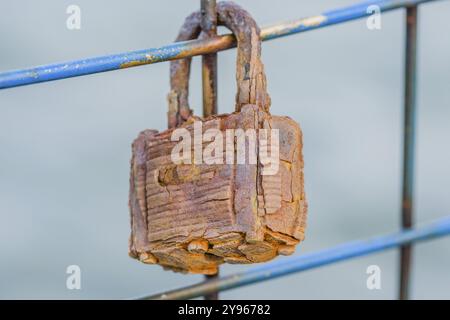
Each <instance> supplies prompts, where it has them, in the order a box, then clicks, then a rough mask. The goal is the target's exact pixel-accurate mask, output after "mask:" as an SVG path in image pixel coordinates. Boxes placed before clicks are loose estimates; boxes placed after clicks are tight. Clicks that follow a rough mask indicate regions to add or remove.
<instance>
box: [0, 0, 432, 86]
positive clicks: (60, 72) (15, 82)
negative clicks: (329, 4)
mask: <svg viewBox="0 0 450 320" xmlns="http://www.w3.org/2000/svg"><path fill="white" fill-rule="evenodd" d="M431 1H436V0H372V1H364V2H363V3H358V4H355V5H352V6H348V7H344V8H341V9H337V10H332V11H327V12H324V13H323V14H320V15H317V16H312V17H308V18H304V19H298V20H293V21H289V22H282V23H278V24H276V25H272V26H269V27H266V28H263V29H262V30H261V37H262V40H271V39H276V38H280V37H284V36H288V35H293V34H296V33H300V32H305V31H311V30H315V29H318V28H323V27H326V26H331V25H334V24H338V23H343V22H346V21H351V20H355V19H359V18H363V17H366V16H368V15H370V14H371V13H370V12H368V11H367V8H368V7H369V6H371V5H376V6H378V7H379V8H380V11H381V12H385V11H389V10H393V9H398V8H402V7H408V6H413V5H418V4H421V3H425V2H431ZM234 46H235V39H234V36H232V35H224V36H221V37H218V38H215V39H205V40H194V41H186V42H178V43H172V44H169V45H167V46H163V47H160V48H152V49H144V50H139V51H131V52H125V53H119V54H113V55H106V56H100V57H94V58H88V59H82V60H74V61H69V62H63V63H56V64H50V65H44V66H38V67H34V68H29V69H21V70H13V71H7V72H3V73H0V89H5V88H11V87H18V86H23V85H28V84H34V83H39V82H45V81H53V80H60V79H65V78H71V77H78V76H83V75H88V74H94V73H100V72H106V71H112V70H119V69H124V68H130V67H135V66H140V65H146V64H152V63H157V62H163V61H168V60H175V59H182V58H186V57H192V56H197V55H203V54H207V53H213V52H217V51H221V50H225V49H229V48H232V47H234Z"/></svg>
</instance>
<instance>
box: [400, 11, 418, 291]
mask: <svg viewBox="0 0 450 320" xmlns="http://www.w3.org/2000/svg"><path fill="white" fill-rule="evenodd" d="M416 46H417V6H411V7H408V8H407V9H406V49H405V84H404V86H405V100H404V129H403V130H404V131H403V134H404V138H403V191H402V193H403V196H402V228H403V229H410V228H411V227H412V225H413V186H414V184H413V179H414V144H415V118H416V55H417V50H416ZM411 255H412V245H411V244H407V245H403V246H402V247H401V249H400V288H399V289H400V290H399V299H401V300H408V299H409V293H410V278H411Z"/></svg>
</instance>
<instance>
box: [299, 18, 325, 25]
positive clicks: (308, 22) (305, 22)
mask: <svg viewBox="0 0 450 320" xmlns="http://www.w3.org/2000/svg"><path fill="white" fill-rule="evenodd" d="M326 20H327V17H325V16H323V15H318V16H314V17H310V18H306V19H303V20H301V22H300V23H301V24H302V25H304V26H305V27H315V26H318V25H320V24H322V23H323V22H325V21H326Z"/></svg>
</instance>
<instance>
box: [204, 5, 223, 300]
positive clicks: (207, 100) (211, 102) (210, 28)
mask: <svg viewBox="0 0 450 320" xmlns="http://www.w3.org/2000/svg"><path fill="white" fill-rule="evenodd" d="M201 12H202V21H201V26H202V33H203V34H202V36H203V37H205V38H207V37H215V36H216V35H217V13H216V0H201ZM202 82H203V116H204V117H208V116H211V115H214V114H217V53H211V54H206V55H203V56H202ZM218 276H219V274H218V273H217V274H216V275H211V276H209V275H207V276H205V277H206V280H212V279H215V278H217V277H218ZM204 299H205V300H219V292H218V291H216V292H213V293H210V294H206V295H205V296H204Z"/></svg>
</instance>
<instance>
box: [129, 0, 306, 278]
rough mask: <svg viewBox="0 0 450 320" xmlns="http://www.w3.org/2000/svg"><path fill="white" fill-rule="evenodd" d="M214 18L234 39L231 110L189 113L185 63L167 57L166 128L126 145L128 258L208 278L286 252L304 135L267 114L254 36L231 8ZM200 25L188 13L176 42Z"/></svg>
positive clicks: (294, 234)
mask: <svg viewBox="0 0 450 320" xmlns="http://www.w3.org/2000/svg"><path fill="white" fill-rule="evenodd" d="M217 14H218V23H219V24H221V25H224V26H226V27H228V28H229V29H230V30H231V31H232V32H233V33H234V35H235V37H236V39H237V67H236V71H237V76H236V78H237V90H238V92H237V95H236V106H235V110H236V111H235V112H233V113H231V114H222V115H218V116H212V117H208V118H206V119H203V118H199V117H196V116H193V115H192V112H191V110H190V109H189V105H188V101H187V100H188V81H189V67H190V59H183V60H177V61H173V62H171V92H170V93H169V96H168V100H169V112H168V118H169V129H168V130H166V131H163V132H157V131H155V130H145V131H143V132H142V133H140V135H139V136H138V138H137V139H136V140H135V141H134V142H133V147H132V159H131V177H130V203H129V204H130V212H131V237H130V243H129V254H130V256H132V257H134V258H137V259H139V260H141V261H142V262H144V263H150V264H159V265H162V266H163V267H164V268H168V269H171V270H174V271H181V272H191V273H202V274H215V273H217V270H218V269H217V268H218V265H220V264H222V263H224V262H227V263H256V262H263V261H268V260H271V259H273V258H274V257H276V256H277V255H278V254H281V255H289V254H291V253H292V252H294V250H295V246H296V245H297V244H298V243H299V242H300V241H302V240H303V238H304V232H305V227H306V212H307V204H306V199H305V193H304V186H303V157H302V133H301V130H300V127H299V126H298V124H297V123H296V122H295V121H293V120H292V119H290V118H288V117H280V116H272V115H271V114H270V113H269V107H270V98H269V95H268V94H267V91H266V78H265V74H264V67H263V64H262V62H261V60H260V54H261V40H260V30H259V28H258V26H257V24H256V22H255V21H254V20H253V18H252V17H251V16H250V14H249V13H248V12H246V11H244V10H243V9H242V8H240V7H239V6H237V5H236V4H234V3H232V2H219V3H218V4H217ZM200 19H201V15H200V12H195V13H193V14H192V15H190V16H189V17H188V18H187V19H186V21H185V23H184V25H183V27H182V29H181V32H180V34H179V36H178V38H177V41H182V40H190V39H193V38H196V37H197V36H198V35H199V33H200V31H201V30H200ZM263 133H264V134H263ZM205 136H209V138H208V139H205ZM192 137H193V138H192ZM212 137H214V139H212ZM221 137H222V138H221ZM181 138H182V139H181ZM228 138H229V139H228ZM252 139H253V140H252ZM269 140H270V143H269ZM175 150H176V152H175ZM262 150H265V152H266V153H265V154H264V153H263V152H262ZM181 151H182V152H181ZM207 151H208V152H207ZM269 151H270V152H269ZM269 153H270V154H271V156H272V155H273V154H276V155H277V158H275V157H271V156H270V157H269V156H268V154H269ZM174 155H175V156H178V158H176V157H175V158H176V159H175V160H174ZM252 156H253V161H251V160H252V159H251V158H252ZM268 158H269V160H270V159H271V160H272V161H268ZM239 159H240V160H241V161H240V162H239V161H238V160H239ZM276 160H278V167H276V166H274V165H273V164H274V162H277V161H276Z"/></svg>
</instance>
